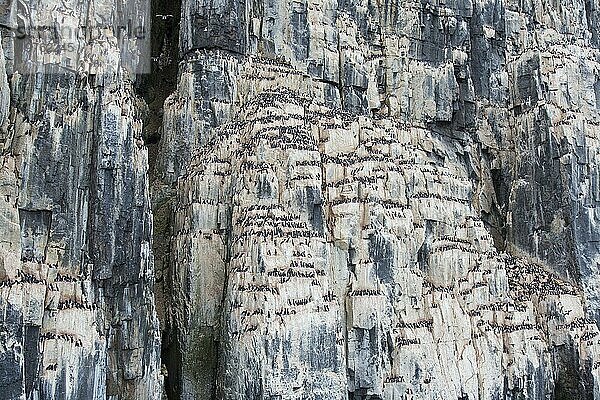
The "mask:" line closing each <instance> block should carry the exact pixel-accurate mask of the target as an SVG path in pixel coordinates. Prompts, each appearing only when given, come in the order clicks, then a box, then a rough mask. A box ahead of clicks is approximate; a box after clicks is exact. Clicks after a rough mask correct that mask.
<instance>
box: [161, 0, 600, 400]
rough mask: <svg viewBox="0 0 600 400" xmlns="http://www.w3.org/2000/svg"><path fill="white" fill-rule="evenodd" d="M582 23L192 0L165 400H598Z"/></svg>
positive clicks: (559, 8) (584, 6) (519, 7)
mask: <svg viewBox="0 0 600 400" xmlns="http://www.w3.org/2000/svg"><path fill="white" fill-rule="evenodd" d="M596 20H597V4H596V3H594V2H550V1H541V2H540V1H531V2H527V1H525V2H511V1H506V2H498V1H481V0H477V1H460V0H457V1H445V2H442V1H439V2H437V1H402V2H396V3H385V2H384V3H373V2H361V1H354V2H353V1H350V2H327V1H325V2H323V1H300V2H298V1H294V2H291V1H289V2H288V1H279V2H265V3H261V2H241V3H240V2H227V1H222V2H216V3H215V2H204V1H201V0H187V1H184V2H183V4H182V21H181V29H180V51H181V63H180V68H179V81H178V86H177V91H176V92H175V93H174V94H173V95H172V96H171V97H170V98H169V99H168V100H167V102H166V103H165V113H164V135H163V137H162V141H161V144H160V146H161V147H160V151H159V152H158V159H157V174H158V176H159V177H160V180H161V181H162V182H163V183H164V184H165V185H167V186H168V185H173V186H172V187H174V188H175V189H174V193H175V194H174V195H173V196H174V197H173V199H172V202H173V203H172V209H173V212H174V223H173V229H174V233H173V240H172V246H171V257H170V260H171V268H170V272H171V283H170V284H169V285H168V288H169V289H168V290H169V296H168V297H169V298H170V299H171V302H170V304H169V305H168V309H169V310H170V312H168V313H167V315H169V316H170V317H169V319H168V321H167V324H168V326H169V327H170V329H171V331H170V332H174V333H175V334H176V335H174V337H175V338H176V342H174V343H171V345H170V347H168V348H166V349H165V350H166V352H167V353H168V354H169V355H170V356H169V357H168V358H169V360H170V364H169V371H170V375H169V390H170V393H171V394H172V395H173V397H174V398H185V399H195V398H211V397H216V398H226V399H242V398H244V399H250V398H252V399H296V398H297V399H304V398H311V399H337V398H340V399H341V398H348V397H349V398H353V399H379V398H381V399H456V398H458V399H467V398H468V399H521V398H527V399H543V398H556V399H562V398H573V399H575V398H576V399H594V398H599V397H600V389H599V384H598V378H599V375H598V374H599V370H598V367H599V366H600V364H598V361H600V360H599V359H598V350H599V348H598V346H599V342H598V336H597V335H598V328H597V325H596V323H597V321H596V320H597V316H598V302H597V297H598V291H597V283H596V281H597V279H598V276H599V275H598V271H597V270H596V269H597V263H596V262H595V261H594V259H595V257H596V255H597V254H598V248H597V243H598V241H597V239H596V235H597V234H598V233H597V228H596V225H595V224H596V223H595V219H596V217H595V215H596V209H597V208H596V206H597V203H596V202H597V200H596V198H597V197H598V196H597V193H598V190H597V178H598V172H597V161H595V159H596V150H595V148H596V144H595V143H596V140H597V139H596V136H597V135H596V134H595V124H596V120H597V118H598V111H597V110H598V104H599V103H598V96H597V91H598V84H597V82H598V77H599V76H600V71H599V70H598V64H597V59H598V43H597V38H596V36H597V21H596Z"/></svg>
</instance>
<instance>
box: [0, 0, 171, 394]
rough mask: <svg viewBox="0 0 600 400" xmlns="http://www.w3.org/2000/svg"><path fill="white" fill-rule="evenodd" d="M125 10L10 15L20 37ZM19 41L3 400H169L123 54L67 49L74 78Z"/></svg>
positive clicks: (23, 9)
mask: <svg viewBox="0 0 600 400" xmlns="http://www.w3.org/2000/svg"><path fill="white" fill-rule="evenodd" d="M116 3H117V2H101V1H84V2H74V1H71V2H64V1H62V2H61V1H43V2H37V1H30V2H27V1H20V2H16V1H15V2H11V1H8V2H3V3H2V4H1V6H2V11H3V13H2V15H3V18H4V19H3V22H4V23H5V25H7V26H10V27H15V31H16V27H17V26H19V24H20V23H22V22H23V21H24V20H26V22H27V24H30V25H28V28H31V29H35V28H37V27H40V26H51V24H52V23H53V22H56V21H59V23H61V22H60V21H62V22H64V21H67V22H68V23H67V25H68V26H71V27H78V26H88V27H89V26H90V25H91V24H94V23H99V21H103V22H102V23H103V24H105V23H108V22H107V21H111V18H118V17H115V14H114V11H115V10H116V7H117V4H116ZM121 11H123V10H121ZM139 12H140V13H142V12H145V11H144V10H143V9H142V8H140V9H139ZM139 15H140V18H142V14H139ZM15 31H12V32H9V31H4V32H3V38H4V40H3V46H5V47H4V51H3V52H0V54H2V57H1V59H0V77H1V79H0V86H1V89H2V95H1V96H0V123H1V124H2V135H1V136H0V138H1V141H0V166H1V167H0V182H1V183H0V198H1V200H0V202H1V204H0V210H1V212H0V213H1V215H2V218H1V221H2V222H1V223H0V237H1V239H0V310H1V315H2V325H1V328H0V393H1V394H0V397H1V398H3V399H159V398H160V397H161V392H162V376H161V375H160V332H159V326H158V320H157V317H156V313H155V309H154V308H155V307H154V296H153V282H154V278H153V276H154V275H153V274H154V271H153V265H152V262H153V261H152V250H151V242H152V215H151V209H150V200H149V190H148V160H147V152H146V149H145V148H144V147H143V142H142V141H141V139H140V138H141V130H142V122H141V110H142V109H141V107H140V101H139V99H138V98H137V96H136V95H135V93H134V91H133V87H132V80H131V79H132V75H130V74H129V71H128V70H126V69H125V68H124V65H125V64H126V63H125V59H124V56H123V53H122V51H123V43H118V42H117V41H116V40H113V39H115V38H114V37H113V38H111V37H110V36H105V37H104V39H107V40H100V39H99V40H97V41H96V40H88V41H86V40H85V39H81V40H80V41H77V40H74V41H72V42H69V40H71V39H73V37H66V36H65V37H60V40H58V42H57V43H56V45H57V46H63V45H65V46H66V45H67V44H69V43H70V44H74V45H77V46H80V47H79V48H78V51H79V52H80V54H81V55H82V58H81V60H80V61H81V62H78V63H76V65H74V66H73V68H74V69H72V68H68V67H66V66H65V65H61V64H64V62H65V61H67V60H66V59H65V58H64V57H63V56H64V55H65V54H62V55H61V56H60V57H59V55H55V58H53V55H52V54H44V53H47V51H46V49H45V48H44V47H42V46H43V44H40V43H38V42H36V41H35V38H34V39H32V40H31V43H30V45H31V47H29V50H26V48H24V47H23V48H18V47H19V46H21V45H22V41H18V40H17V39H16V34H15ZM32 37H34V36H33V35H32ZM75 39H77V38H75ZM88 39H89V38H88ZM128 45H129V46H134V45H135V43H134V42H128ZM65 49H67V47H65ZM129 50H131V48H129ZM65 51H66V52H68V51H69V50H65ZM18 52H25V53H19V54H17V53H18ZM5 54H6V55H9V56H10V57H11V58H10V59H8V60H7V62H5V58H4V55H5ZM17 55H18V56H20V57H24V58H25V59H29V60H30V61H31V63H30V64H24V63H20V62H19V61H18V60H17V57H16V56H17ZM13 56H14V57H13ZM72 61H73V60H72ZM5 65H6V68H5ZM7 72H8V74H9V76H10V80H7ZM9 104H10V112H9V111H8V110H9Z"/></svg>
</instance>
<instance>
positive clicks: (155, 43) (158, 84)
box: [136, 0, 181, 399]
mask: <svg viewBox="0 0 600 400" xmlns="http://www.w3.org/2000/svg"><path fill="white" fill-rule="evenodd" d="M151 4H152V30H151V35H152V68H151V73H150V74H146V75H140V76H138V77H137V81H136V91H137V93H138V95H139V96H140V97H142V98H143V99H144V101H145V103H146V105H147V109H146V116H145V119H144V131H143V138H144V142H145V144H146V146H147V148H148V163H149V180H150V183H151V197H152V213H153V218H154V224H153V244H152V249H153V254H154V266H155V276H156V284H155V289H154V294H155V301H156V310H157V314H158V318H159V320H160V326H161V337H162V346H161V347H162V348H161V362H162V365H163V370H165V369H166V371H164V372H165V375H166V376H165V392H166V394H167V397H168V398H169V399H179V398H180V388H179V387H178V382H179V381H180V379H179V375H180V369H181V365H180V364H181V354H180V353H181V352H180V349H179V346H178V343H177V340H175V337H176V335H175V328H174V327H173V324H172V321H171V320H172V319H171V318H169V316H168V315H167V312H166V310H167V309H168V305H167V303H168V298H169V278H168V277H169V266H170V263H169V259H170V238H171V234H172V222H173V220H172V207H171V203H172V202H171V196H170V193H171V191H169V190H166V191H165V190H163V189H162V186H163V185H162V184H161V182H158V180H157V176H156V174H155V164H156V159H157V155H158V151H159V142H160V140H161V137H162V131H163V117H164V103H165V100H166V99H167V97H168V96H170V95H171V94H172V93H173V92H174V91H175V90H176V88H177V79H178V73H179V27H180V20H181V0H170V1H164V0H152V3H151Z"/></svg>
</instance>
